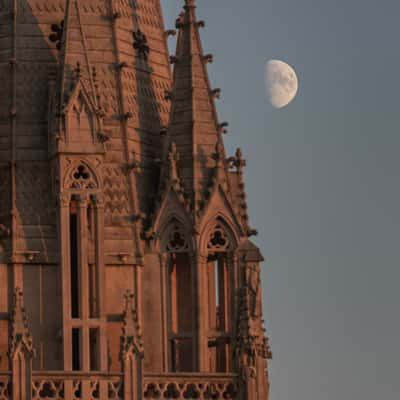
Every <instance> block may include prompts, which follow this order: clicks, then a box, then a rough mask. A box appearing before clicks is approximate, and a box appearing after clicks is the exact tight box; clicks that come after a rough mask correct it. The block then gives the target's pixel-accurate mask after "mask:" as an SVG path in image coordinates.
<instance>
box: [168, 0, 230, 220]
mask: <svg viewBox="0 0 400 400" xmlns="http://www.w3.org/2000/svg"><path fill="white" fill-rule="evenodd" d="M195 9H196V5H195V1H194V0H185V5H184V10H183V12H182V13H181V14H180V15H179V17H178V19H177V21H176V27H177V29H178V30H179V34H178V40H177V50H176V56H175V57H171V62H173V63H174V64H175V67H174V81H173V90H172V95H171V99H172V109H171V116H170V127H169V131H168V132H169V141H170V142H174V143H176V147H177V151H178V152H179V154H180V158H181V163H180V164H181V167H180V168H179V176H180V178H181V182H182V186H183V187H184V190H185V193H186V195H187V197H188V199H189V200H190V201H191V203H192V208H193V210H194V211H196V212H197V211H199V209H200V208H201V205H202V202H203V201H204V196H205V194H206V192H207V188H208V187H209V185H210V184H211V180H212V177H213V176H214V167H215V163H214V162H213V157H214V154H215V153H214V152H215V147H216V146H220V147H221V149H220V154H221V157H220V160H221V161H222V160H223V159H224V157H225V151H224V148H223V144H222V143H223V142H222V137H221V130H220V124H219V123H218V117H217V112H216V108H215V104H214V98H215V97H216V96H215V94H216V91H215V90H212V89H211V86H210V82H209V78H208V72H207V68H206V64H207V63H208V62H211V61H212V56H211V55H204V52H203V48H202V44H201V39H200V34H199V28H200V27H203V26H204V22H202V21H198V20H197V18H196V14H195ZM218 93H219V91H218Z"/></svg>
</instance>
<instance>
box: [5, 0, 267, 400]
mask: <svg viewBox="0 0 400 400" xmlns="http://www.w3.org/2000/svg"><path fill="white" fill-rule="evenodd" d="M195 8H196V7H195V2H194V0H185V4H184V8H183V11H182V13H181V14H180V15H179V17H178V19H177V21H176V30H168V31H166V30H165V29H164V24H163V19H162V13H161V7H160V4H159V0H85V1H83V0H0V88H1V95H0V400H6V399H7V400H8V399H18V400H25V399H27V400H30V399H34V400H39V399H67V400H78V399H82V400H92V399H102V400H106V399H110V400H111V399H124V400H126V399H129V400H134V399H135V400H139V399H171V398H173V399H225V398H232V399H238V400H261V399H262V400H264V399H268V392H269V381H268V372H267V360H268V359H269V358H270V357H271V353H270V350H269V346H268V342H267V338H266V335H265V329H264V328H263V320H262V309H261V280H260V265H259V264H260V262H261V261H262V260H263V258H262V256H261V254H260V251H259V249H258V248H257V247H256V246H255V245H254V244H253V243H252V242H251V241H250V237H251V236H252V235H254V234H255V231H254V230H252V229H251V228H250V226H249V223H248V216H247V206H246V195H245V189H244V183H243V169H244V167H245V161H244V160H243V158H242V154H241V151H240V150H238V151H237V153H236V155H235V156H233V157H227V156H226V154H225V150H224V145H223V138H222V136H223V133H225V132H226V124H225V123H220V122H219V120H218V117H217V112H216V108H215V99H216V98H218V97H219V94H220V90H219V89H213V88H212V87H211V85H210V82H209V78H208V74H207V68H206V64H207V63H209V62H211V61H212V56H211V55H209V54H204V52H203V50H202V45H201V41H200V35H199V30H200V28H202V27H203V26H204V22H203V21H198V20H197V19H196V15H195ZM176 34H177V50H176V55H175V56H172V57H169V55H168V50H167V37H168V36H169V35H176ZM171 63H172V64H174V67H173V73H171V67H170V64H171Z"/></svg>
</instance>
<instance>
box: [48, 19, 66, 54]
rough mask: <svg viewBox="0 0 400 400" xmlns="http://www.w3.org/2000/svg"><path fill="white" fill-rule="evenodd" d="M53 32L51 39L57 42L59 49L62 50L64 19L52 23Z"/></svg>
mask: <svg viewBox="0 0 400 400" xmlns="http://www.w3.org/2000/svg"><path fill="white" fill-rule="evenodd" d="M51 32H52V33H51V34H50V35H49V39H50V41H51V42H53V43H55V44H56V48H57V50H61V47H62V38H63V34H64V20H62V21H61V22H60V23H59V24H52V25H51Z"/></svg>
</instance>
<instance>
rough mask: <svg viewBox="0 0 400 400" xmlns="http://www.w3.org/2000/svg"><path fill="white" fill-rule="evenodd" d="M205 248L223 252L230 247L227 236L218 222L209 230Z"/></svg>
mask: <svg viewBox="0 0 400 400" xmlns="http://www.w3.org/2000/svg"><path fill="white" fill-rule="evenodd" d="M207 248H208V250H211V251H218V252H223V251H226V250H228V249H229V248H230V240H229V237H228V235H227V234H226V232H225V229H224V228H223V227H222V225H221V224H220V223H218V224H217V225H216V226H215V228H214V229H213V230H212V231H211V235H210V238H209V241H208V244H207Z"/></svg>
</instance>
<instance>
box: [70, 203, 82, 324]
mask: <svg viewBox="0 0 400 400" xmlns="http://www.w3.org/2000/svg"><path fill="white" fill-rule="evenodd" d="M69 241H70V266H71V267H70V271H71V276H70V279H71V317H72V318H79V281H80V279H79V268H78V217H77V207H76V203H75V202H74V201H73V202H71V207H70V218H69Z"/></svg>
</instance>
